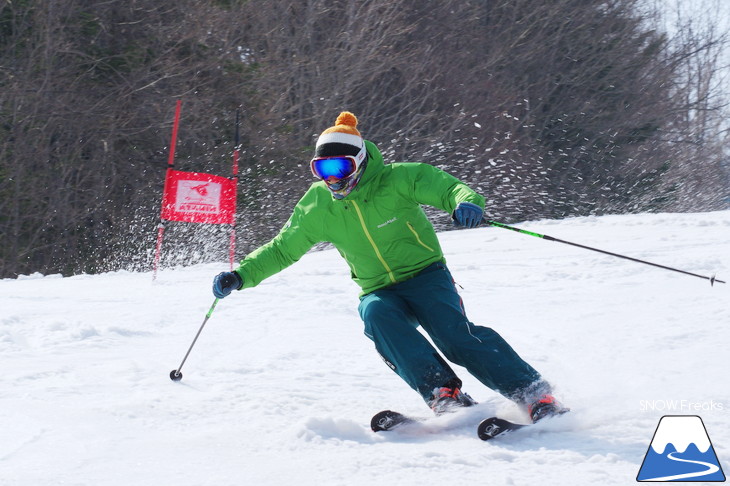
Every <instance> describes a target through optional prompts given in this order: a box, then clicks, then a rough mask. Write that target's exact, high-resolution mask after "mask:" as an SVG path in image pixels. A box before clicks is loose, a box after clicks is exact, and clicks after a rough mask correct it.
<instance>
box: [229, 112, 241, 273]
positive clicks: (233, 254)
mask: <svg viewBox="0 0 730 486" xmlns="http://www.w3.org/2000/svg"><path fill="white" fill-rule="evenodd" d="M240 115H241V110H240V109H238V110H236V136H235V139H234V147H233V180H234V181H235V189H236V190H235V193H234V195H233V197H234V199H233V201H234V202H233V222H232V223H231V243H230V249H229V251H228V260H229V262H230V264H231V271H233V265H234V261H235V259H236V202H237V200H238V158H239V153H240V148H241V138H240V131H239V127H240V125H241V123H240Z"/></svg>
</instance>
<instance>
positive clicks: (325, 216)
mask: <svg viewBox="0 0 730 486" xmlns="http://www.w3.org/2000/svg"><path fill="white" fill-rule="evenodd" d="M365 144H366V146H367V151H368V162H367V166H366V167H365V171H364V173H363V175H362V178H361V180H360V182H359V183H358V185H357V186H356V187H355V189H354V190H353V191H352V192H351V193H350V194H349V195H348V196H347V197H345V198H344V199H340V200H338V199H335V198H334V197H333V196H332V194H331V193H330V191H329V190H328V189H327V187H326V186H325V183H324V182H322V181H319V182H315V183H314V184H312V185H311V186H310V188H309V190H307V192H306V193H305V194H304V196H303V197H302V198H301V199H300V200H299V202H298V203H297V205H296V206H295V207H294V211H293V213H292V215H291V217H290V218H289V220H288V221H287V223H286V224H285V225H284V227H283V228H282V229H281V231H280V232H279V234H278V235H277V236H276V237H274V239H272V240H271V241H270V242H268V243H266V244H265V245H263V246H261V247H260V248H258V249H257V250H255V251H253V252H251V253H250V254H249V255H247V256H246V258H245V259H244V260H243V261H241V265H240V266H239V267H238V268H237V269H236V270H235V271H236V272H237V273H238V274H239V275H240V276H241V277H242V279H243V287H242V288H248V287H254V286H256V285H258V284H259V283H261V281H262V280H264V279H266V278H268V277H270V276H271V275H274V274H275V273H277V272H280V271H281V270H283V269H284V268H286V267H288V266H289V265H291V264H292V263H294V262H296V261H297V260H299V259H300V258H301V257H302V256H303V255H304V254H305V253H306V252H307V251H308V250H309V249H310V248H311V247H312V246H314V245H315V244H317V243H320V242H325V241H327V242H330V243H332V244H333V245H334V246H335V248H337V250H338V251H339V253H340V255H342V257H343V258H344V259H345V261H347V264H348V265H349V267H350V273H351V276H352V279H353V280H354V281H355V282H356V283H357V284H358V285H359V286H360V287H361V288H362V294H361V295H364V294H367V293H370V292H372V291H374V290H377V289H380V288H383V287H387V286H388V285H392V284H394V283H397V282H402V281H404V280H407V279H409V278H411V277H413V276H415V275H416V274H417V273H418V272H420V271H421V270H423V269H424V268H425V267H427V266H428V265H430V264H432V263H435V262H439V261H441V262H444V261H445V260H444V255H443V252H442V251H441V245H440V244H439V242H438V238H437V237H436V232H435V231H434V229H433V225H431V222H430V221H429V220H428V218H427V217H426V213H425V212H424V211H423V209H422V208H421V205H422V204H425V205H429V206H434V207H437V208H439V209H443V210H444V211H446V212H448V213H449V214H451V213H453V211H454V209H455V208H456V206H457V205H458V204H459V203H460V202H463V201H468V202H471V203H474V204H477V205H479V206H480V207H482V208H484V198H483V197H482V196H480V195H479V194H477V193H476V192H474V191H473V190H472V189H470V188H469V187H468V186H467V185H466V184H464V183H462V182H461V181H459V180H458V179H457V178H455V177H454V176H452V175H450V174H447V173H446V172H444V171H442V170H440V169H437V168H435V167H433V166H430V165H428V164H421V163H393V164H388V165H385V164H384V163H383V156H382V155H381V153H380V150H378V148H377V147H376V146H375V144H373V143H372V142H370V141H367V140H366V141H365Z"/></svg>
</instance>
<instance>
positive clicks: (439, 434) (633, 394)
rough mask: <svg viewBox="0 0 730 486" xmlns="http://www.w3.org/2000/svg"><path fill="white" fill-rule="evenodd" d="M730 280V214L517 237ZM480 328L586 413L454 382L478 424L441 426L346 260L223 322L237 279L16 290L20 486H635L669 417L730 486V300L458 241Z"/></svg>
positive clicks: (9, 415) (578, 222) (4, 302)
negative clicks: (494, 433)
mask: <svg viewBox="0 0 730 486" xmlns="http://www.w3.org/2000/svg"><path fill="white" fill-rule="evenodd" d="M517 226H519V227H521V228H524V229H528V230H531V231H535V232H539V233H544V234H547V235H550V236H554V237H556V238H560V239H564V240H568V241H574V242H577V243H581V244H584V245H589V246H595V247H598V248H602V249H605V250H609V251H612V252H617V253H622V254H626V255H629V256H632V257H635V258H640V259H644V260H649V261H652V262H656V263H659V264H662V265H668V266H673V267H677V268H680V269H683V270H687V271H690V272H693V273H698V274H702V275H707V276H711V275H713V274H715V273H717V277H718V278H719V279H723V280H728V279H730V212H727V211H725V212H715V213H702V214H651V215H647V214H644V215H623V216H604V217H587V218H575V219H567V220H561V221H533V222H526V223H522V224H519V225H517ZM441 241H442V245H443V248H444V252H445V254H446V258H447V261H448V264H449V266H450V268H451V270H452V273H453V275H454V278H455V279H456V281H457V283H458V284H459V285H460V292H461V294H462V297H463V299H464V302H465V305H466V310H467V313H468V315H469V317H470V319H471V320H472V321H473V322H474V323H476V324H480V325H485V326H490V327H493V328H494V329H495V330H497V331H498V332H500V333H501V334H502V335H503V336H504V337H505V338H506V339H507V341H508V342H510V343H511V344H512V346H513V347H514V348H515V349H516V350H517V351H518V352H519V353H520V354H521V355H522V356H523V358H525V359H526V360H527V361H528V362H530V363H531V364H532V365H533V366H535V367H536V368H537V369H538V370H539V371H540V372H541V373H542V374H543V375H544V376H545V377H546V378H547V379H549V380H550V381H551V382H552V383H553V384H554V385H555V387H556V392H557V395H558V396H559V398H560V399H561V400H562V401H563V402H564V403H565V404H566V405H567V406H569V407H571V408H572V412H571V413H569V414H567V415H566V416H563V417H560V418H557V419H553V420H550V421H546V422H544V423H542V424H538V425H537V426H534V427H530V428H528V429H522V430H521V431H518V432H515V433H513V434H512V435H508V436H505V437H502V438H500V439H498V440H495V441H492V442H482V441H480V440H479V439H478V438H477V437H476V425H477V423H478V422H479V420H480V419H481V418H486V417H489V416H492V415H495V414H498V415H500V416H502V417H504V418H507V419H512V420H518V421H519V420H524V419H525V418H526V417H525V414H524V412H523V411H522V410H520V409H518V408H517V407H516V406H515V405H513V404H512V403H511V402H508V401H507V400H505V399H504V398H502V397H501V396H499V395H497V394H496V393H494V392H493V391H491V390H489V389H487V388H486V387H485V386H483V385H482V384H480V383H479V382H477V381H476V380H475V379H474V378H472V377H471V376H470V375H469V374H468V373H467V372H466V371H464V370H462V369H460V368H458V367H456V368H455V369H456V370H457V373H459V374H460V376H461V377H462V379H463V380H464V390H465V391H466V392H468V393H469V394H470V395H471V396H472V397H474V398H475V399H476V400H478V401H479V402H480V404H479V405H478V406H477V407H474V408H472V409H469V410H468V411H465V412H463V413H458V414H454V415H450V416H446V417H439V418H429V420H428V421H427V422H426V423H425V425H423V426H420V427H416V428H412V429H406V430H401V431H393V432H390V433H378V434H375V433H373V432H371V431H370V429H369V421H370V417H371V416H372V415H373V414H374V413H375V412H377V411H379V410H382V409H386V408H389V409H394V410H398V411H401V412H405V413H407V414H411V415H414V416H422V417H429V415H430V411H429V410H428V409H427V408H426V406H425V404H424V403H423V402H422V401H421V399H420V397H419V396H418V395H416V393H415V392H413V391H412V390H410V389H409V388H408V387H407V386H406V385H405V384H404V383H403V382H402V381H401V380H400V379H399V378H398V377H397V376H396V375H395V374H394V373H392V372H391V371H390V370H389V369H388V367H387V366H386V365H385V364H384V363H383V362H382V361H381V360H380V358H379V357H378V355H377V354H376V353H375V350H374V348H373V345H372V343H371V342H370V341H369V340H368V339H367V338H366V337H365V336H364V335H363V332H362V331H363V329H362V323H361V321H360V319H359V317H358V314H357V304H358V288H357V287H356V286H355V284H354V283H353V282H351V281H350V280H349V275H348V270H347V265H346V264H345V263H344V261H342V260H341V258H340V256H339V255H338V254H337V252H336V251H335V250H325V251H319V252H312V253H309V254H307V255H306V256H305V257H304V258H302V259H301V261H299V262H298V263H297V264H295V265H293V266H292V267H290V268H288V269H286V270H285V271H283V272H282V273H280V274H278V275H276V276H274V277H272V278H270V279H269V280H267V281H265V282H263V283H262V284H261V285H260V286H258V287H257V288H254V289H249V290H245V291H241V292H236V293H234V294H233V295H231V296H230V297H228V298H226V299H224V300H222V301H220V302H219V304H218V306H217V308H216V309H215V311H214V312H213V314H212V315H211V317H210V319H209V321H208V323H207V324H206V327H205V328H204V329H203V332H202V333H201V335H200V338H199V339H198V341H197V343H196V345H195V347H194V348H193V350H192V352H191V354H190V356H189V358H188V360H187V362H186V363H185V365H184V366H183V368H182V372H183V375H184V377H183V379H182V381H179V382H173V381H171V380H170V378H169V373H170V371H171V370H173V369H176V368H177V367H178V365H179V364H180V361H181V360H182V358H183V356H184V355H185V352H186V351H187V349H188V347H189V346H190V343H191V342H192V340H193V338H194V337H195V334H196V333H197V331H198V329H199V328H200V325H201V324H202V322H203V319H204V317H205V315H206V313H207V312H208V309H209V308H210V306H211V304H212V303H213V300H214V298H213V296H212V294H211V290H210V288H211V281H212V278H213V276H214V275H215V274H217V273H218V272H220V271H224V270H227V269H228V268H227V265H226V264H225V263H221V264H207V265H199V266H193V267H188V268H175V269H165V270H162V271H160V273H159V275H158V278H157V280H156V281H155V282H153V281H152V274H151V273H130V272H126V271H118V272H112V273H107V274H102V275H77V276H71V277H61V276H56V275H47V276H42V275H30V276H25V277H21V278H18V279H5V280H0V310H1V311H2V312H0V484H2V485H13V486H15V485H21V486H25V485H27V486H42V485H55V484H63V485H93V486H107V485H109V486H112V485H120V486H121V485H124V486H128V485H135V486H139V485H155V486H163V485H173V486H199V485H216V486H221V485H246V484H273V485H279V484H296V485H371V484H383V485H385V484H387V485H399V486H402V485H414V486H415V485H418V486H422V485H429V484H514V485H524V484H560V485H588V484H594V485H612V484H620V485H631V484H636V482H635V478H636V474H637V472H638V470H639V468H640V466H641V463H642V460H643V458H644V455H645V454H646V452H647V449H648V447H649V444H650V442H651V440H652V437H653V434H654V431H655V430H656V427H657V424H658V422H659V419H660V418H661V417H662V416H663V415H699V416H701V417H702V419H703V422H704V424H705V426H706V428H707V432H708V434H709V437H710V439H711V440H712V444H713V446H714V448H715V451H716V452H717V455H718V458H719V460H720V464H721V465H723V466H724V468H725V473H726V474H727V473H728V472H729V471H728V468H730V420H729V418H730V415H729V413H730V380H729V379H728V358H727V357H728V346H729V345H730V284H722V283H716V284H715V285H714V287H713V286H710V283H709V281H708V280H703V279H701V278H697V277H692V276H687V275H681V274H678V273H675V272H670V271H667V270H662V269H658V268H653V267H650V266H648V265H643V264H639V263H635V262H630V261H626V260H621V259H617V258H613V257H610V256H605V255H601V254H599V253H595V252H591V251H587V250H583V249H579V248H574V247H571V246H568V245H564V244H560V243H555V242H551V241H546V240H541V239H540V238H535V237H532V236H527V235H521V234H518V233H515V232H511V231H507V230H504V229H499V228H477V229H473V230H460V231H451V232H446V233H442V234H441Z"/></svg>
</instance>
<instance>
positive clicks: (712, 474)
mask: <svg viewBox="0 0 730 486" xmlns="http://www.w3.org/2000/svg"><path fill="white" fill-rule="evenodd" d="M636 480H637V481H708V482H710V481H713V482H722V481H725V474H724V473H723V472H722V467H721V466H720V462H719V461H718V460H717V455H716V454H715V449H714V448H713V447H712V443H711V442H710V436H709V435H707V429H705V424H704V423H703V422H702V419H701V418H700V417H698V416H697V415H665V416H664V417H662V418H661V420H659V425H658V426H657V429H656V432H654V437H653V438H652V439H651V444H650V445H649V450H647V451H646V456H644V462H643V463H642V465H641V469H640V470H639V474H638V476H636Z"/></svg>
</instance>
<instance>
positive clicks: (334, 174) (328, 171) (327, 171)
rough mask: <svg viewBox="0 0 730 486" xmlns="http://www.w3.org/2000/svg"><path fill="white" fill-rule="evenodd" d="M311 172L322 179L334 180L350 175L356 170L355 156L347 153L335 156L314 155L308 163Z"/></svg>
mask: <svg viewBox="0 0 730 486" xmlns="http://www.w3.org/2000/svg"><path fill="white" fill-rule="evenodd" d="M310 165H311V168H312V174H314V175H315V177H319V178H320V179H322V180H323V181H325V182H327V181H335V180H340V179H345V178H347V177H350V176H351V175H352V174H354V173H355V171H356V170H357V162H356V161H355V157H352V156H349V155H343V156H337V157H316V158H314V159H312V162H311V163H310Z"/></svg>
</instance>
